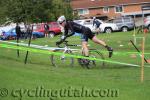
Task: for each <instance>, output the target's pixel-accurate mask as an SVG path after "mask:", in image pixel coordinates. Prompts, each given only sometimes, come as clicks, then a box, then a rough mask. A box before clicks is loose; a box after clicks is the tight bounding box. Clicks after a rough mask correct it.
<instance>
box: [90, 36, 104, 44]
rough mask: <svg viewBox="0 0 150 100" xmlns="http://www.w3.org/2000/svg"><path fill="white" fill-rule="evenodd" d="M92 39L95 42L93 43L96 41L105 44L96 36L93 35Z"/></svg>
mask: <svg viewBox="0 0 150 100" xmlns="http://www.w3.org/2000/svg"><path fill="white" fill-rule="evenodd" d="M92 41H93V42H95V43H97V44H100V45H103V46H106V43H105V42H104V41H102V40H100V39H98V38H97V37H96V36H93V38H92Z"/></svg>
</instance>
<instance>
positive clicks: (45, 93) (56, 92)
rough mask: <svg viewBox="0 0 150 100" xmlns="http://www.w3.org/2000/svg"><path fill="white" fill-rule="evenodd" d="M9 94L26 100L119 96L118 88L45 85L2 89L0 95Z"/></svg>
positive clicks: (20, 99)
mask: <svg viewBox="0 0 150 100" xmlns="http://www.w3.org/2000/svg"><path fill="white" fill-rule="evenodd" d="M8 93H10V94H9V95H10V96H11V97H13V98H17V99H18V100H26V98H48V100H55V99H56V98H57V99H58V98H67V97H69V98H70V97H72V98H82V97H94V98H98V97H118V96H119V90H118V89H88V88H86V87H84V86H83V87H81V88H79V87H78V88H74V87H71V86H69V87H66V88H62V89H46V88H44V87H43V86H38V87H36V88H34V89H24V88H18V89H12V90H11V91H9V92H8V90H7V89H5V88H1V89H0V97H6V96H8Z"/></svg>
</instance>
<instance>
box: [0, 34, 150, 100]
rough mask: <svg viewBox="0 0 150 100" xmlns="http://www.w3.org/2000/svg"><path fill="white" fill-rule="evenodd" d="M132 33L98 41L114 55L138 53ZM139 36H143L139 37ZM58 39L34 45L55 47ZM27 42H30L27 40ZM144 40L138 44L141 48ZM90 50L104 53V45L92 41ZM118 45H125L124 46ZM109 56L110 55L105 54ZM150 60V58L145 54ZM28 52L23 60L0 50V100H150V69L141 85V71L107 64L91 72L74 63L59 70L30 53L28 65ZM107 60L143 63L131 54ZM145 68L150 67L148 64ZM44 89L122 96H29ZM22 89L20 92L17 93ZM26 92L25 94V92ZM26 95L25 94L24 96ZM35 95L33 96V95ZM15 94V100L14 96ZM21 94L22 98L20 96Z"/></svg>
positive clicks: (45, 58) (149, 50) (149, 40)
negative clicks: (4, 91) (29, 92)
mask: <svg viewBox="0 0 150 100" xmlns="http://www.w3.org/2000/svg"><path fill="white" fill-rule="evenodd" d="M132 33H133V32H126V33H122V32H118V33H112V34H100V35H98V38H100V39H102V40H105V41H106V42H107V43H108V44H109V45H110V46H112V47H113V48H114V51H115V52H120V53H123V52H131V51H136V50H135V49H134V47H133V46H132V45H131V44H130V42H129V40H130V39H131V40H133V36H132ZM137 36H142V34H138V35H137ZM58 39H59V37H55V38H53V39H49V38H46V39H45V38H41V39H36V40H33V41H32V43H33V44H39V45H49V46H55V42H56V41H57V40H58ZM68 40H69V41H70V43H74V44H80V38H79V37H71V38H70V39H68ZM26 42H27V41H26ZM140 43H141V40H138V41H137V45H138V48H140V45H139V44H140ZM89 44H90V45H91V46H90V47H92V48H97V49H98V50H101V51H104V50H105V48H103V47H102V46H98V45H95V44H94V43H93V42H91V41H89ZM149 44H150V34H147V36H146V45H145V52H147V53H150V45H149ZM119 45H124V46H123V47H121V46H119ZM105 56H106V57H107V56H108V55H107V53H105ZM145 56H146V58H149V59H150V55H145ZM24 57H25V52H24V51H22V52H21V55H20V58H17V56H16V50H12V49H6V48H0V100H101V99H102V100H142V99H143V100H149V98H150V95H149V94H150V68H149V67H145V73H144V75H145V77H144V82H143V83H141V82H140V73H141V72H140V68H139V67H131V66H127V65H119V64H112V63H106V65H105V68H101V67H99V68H92V69H90V70H88V69H86V68H82V67H80V66H79V65H77V64H75V65H74V67H69V66H67V64H62V65H61V66H60V67H57V68H56V67H53V66H52V65H51V64H50V61H49V55H43V54H38V53H29V59H28V63H27V64H26V65H25V64H24V63H23V62H24ZM107 60H112V61H118V62H125V63H131V64H138V65H140V64H141V59H140V57H139V56H137V58H134V59H133V58H131V55H125V54H121V55H118V54H114V55H113V57H112V58H111V59H109V58H107ZM146 66H150V65H149V64H146ZM40 86H41V87H43V88H44V89H45V90H50V89H54V90H60V89H68V88H69V87H72V88H73V89H78V90H81V89H82V87H85V88H87V89H89V90H92V89H95V90H97V89H116V90H118V91H119V92H118V93H119V94H118V96H117V97H102V96H101V97H100V96H99V97H62V98H61V97H58V98H55V97H54V98H53V99H50V97H37V98H36V97H29V96H28V95H27V89H28V90H34V89H36V88H37V87H40ZM1 88H6V89H8V96H7V97H1V94H2V93H1ZM19 89H22V90H21V91H17V90H19ZM25 90H26V91H25ZM12 91H13V93H12ZM22 94H23V95H22ZM32 94H33V93H32ZM12 95H15V96H16V97H13V96H12ZM21 95H22V97H21Z"/></svg>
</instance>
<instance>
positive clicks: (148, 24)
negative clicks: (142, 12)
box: [144, 16, 150, 30]
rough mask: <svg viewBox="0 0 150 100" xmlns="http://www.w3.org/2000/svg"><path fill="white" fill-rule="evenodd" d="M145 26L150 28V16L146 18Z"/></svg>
mask: <svg viewBox="0 0 150 100" xmlns="http://www.w3.org/2000/svg"><path fill="white" fill-rule="evenodd" d="M144 26H145V27H146V28H148V29H149V30H150V16H147V17H146V18H145V19H144Z"/></svg>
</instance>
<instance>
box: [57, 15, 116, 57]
mask: <svg viewBox="0 0 150 100" xmlns="http://www.w3.org/2000/svg"><path fill="white" fill-rule="evenodd" d="M57 22H58V23H59V24H60V25H61V27H63V28H64V35H62V37H61V40H60V41H58V42H56V45H59V44H61V43H62V42H63V41H65V39H66V38H67V37H70V36H72V35H74V34H75V32H77V33H80V34H82V48H83V53H84V55H85V56H87V57H88V56H89V49H88V46H87V44H88V43H87V42H88V39H91V40H92V41H93V42H95V43H97V44H100V45H102V46H104V47H105V48H106V49H107V50H108V51H109V58H110V57H112V54H113V49H112V48H111V47H109V46H108V45H107V44H106V43H105V42H104V41H102V40H99V39H98V38H97V37H96V36H95V35H94V34H93V33H92V32H91V30H90V29H89V28H88V27H85V26H83V25H80V24H77V23H75V22H73V21H66V18H65V16H60V17H59V18H58V20H57ZM69 30H70V31H71V34H68V31H69Z"/></svg>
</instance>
